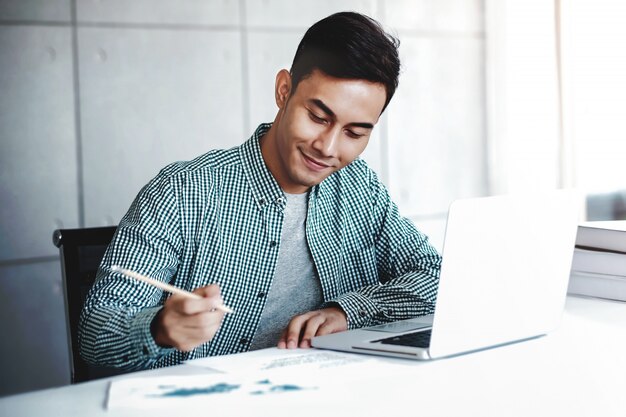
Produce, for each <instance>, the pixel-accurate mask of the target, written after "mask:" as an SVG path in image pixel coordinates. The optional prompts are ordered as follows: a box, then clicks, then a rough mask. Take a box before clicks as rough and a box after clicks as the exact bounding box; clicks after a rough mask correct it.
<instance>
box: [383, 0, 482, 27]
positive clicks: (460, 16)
mask: <svg viewBox="0 0 626 417" xmlns="http://www.w3.org/2000/svg"><path fill="white" fill-rule="evenodd" d="M384 7H385V22H386V23H387V25H389V26H390V27H393V28H394V29H397V30H415V31H448V32H476V31H480V32H482V30H483V26H484V25H483V7H484V6H483V1H482V0H394V1H386V2H385V3H384Z"/></svg>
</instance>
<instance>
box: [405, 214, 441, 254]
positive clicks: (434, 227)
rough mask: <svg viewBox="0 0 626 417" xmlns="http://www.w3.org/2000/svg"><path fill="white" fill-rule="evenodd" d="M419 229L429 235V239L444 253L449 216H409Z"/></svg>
mask: <svg viewBox="0 0 626 417" xmlns="http://www.w3.org/2000/svg"><path fill="white" fill-rule="evenodd" d="M409 219H410V220H411V221H412V222H413V224H414V225H415V226H416V227H417V228H418V230H419V231H421V232H422V233H424V234H425V235H426V236H428V240H429V242H430V244H431V245H433V247H434V248H435V249H437V250H438V251H439V253H440V254H441V253H443V242H444V237H445V234H446V223H447V217H446V216H441V217H429V218H423V217H419V216H418V217H413V218H411V217H409Z"/></svg>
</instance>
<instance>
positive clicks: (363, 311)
mask: <svg viewBox="0 0 626 417" xmlns="http://www.w3.org/2000/svg"><path fill="white" fill-rule="evenodd" d="M359 316H361V317H365V316H367V313H366V312H365V310H361V311H359Z"/></svg>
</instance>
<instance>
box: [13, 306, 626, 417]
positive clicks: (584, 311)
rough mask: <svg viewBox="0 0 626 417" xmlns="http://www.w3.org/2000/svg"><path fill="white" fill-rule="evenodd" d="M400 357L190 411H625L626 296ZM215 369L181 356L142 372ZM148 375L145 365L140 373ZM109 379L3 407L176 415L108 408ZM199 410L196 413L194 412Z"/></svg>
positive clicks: (16, 412) (19, 411)
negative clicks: (308, 386) (438, 353)
mask: <svg viewBox="0 0 626 417" xmlns="http://www.w3.org/2000/svg"><path fill="white" fill-rule="evenodd" d="M380 360H382V361H395V362H396V363H397V362H398V361H400V362H401V363H403V364H405V366H406V371H408V372H402V373H401V375H398V376H395V377H389V376H386V377H382V378H376V376H375V375H373V376H372V378H371V379H368V380H364V381H359V382H358V383H355V384H353V385H351V386H345V387H342V388H341V390H335V391H333V392H332V393H331V394H330V395H328V394H326V395H324V396H321V395H320V396H319V397H318V396H315V400H314V401H313V400H309V401H308V402H303V403H301V404H298V405H297V406H293V405H286V404H284V402H282V401H281V399H280V396H276V397H275V398H276V400H274V401H273V402H271V401H270V402H267V401H264V402H259V403H256V402H254V401H252V400H251V401H249V402H247V403H235V402H233V404H229V405H228V407H226V409H219V408H218V409H215V407H213V408H212V407H211V403H210V402H209V401H207V404H206V407H203V408H202V409H198V410H194V412H192V413H187V412H185V417H187V416H190V415H194V414H197V415H202V416H206V415H214V416H218V415H219V416H231V415H252V416H272V417H278V416H282V415H285V416H290V417H294V416H298V417H300V416H309V415H310V416H316V417H319V416H336V415H340V414H344V415H347V416H353V415H359V416H377V417H380V416H386V415H390V413H393V412H404V413H407V412H408V413H409V415H413V416H420V415H422V416H428V417H431V416H498V417H502V416H620V417H624V416H626V303H618V302H611V301H602V300H594V299H585V298H575V297H569V298H568V301H567V306H566V311H565V314H564V316H563V321H562V324H561V326H560V327H559V329H557V330H556V331H555V332H553V333H551V334H550V335H548V336H546V337H541V338H538V339H534V340H531V341H527V342H523V343H517V344H513V345H508V346H504V347H501V348H497V349H490V350H486V351H482V352H478V353H474V354H470V355H463V356H459V357H455V358H450V359H445V360H439V361H433V362H413V361H408V360H392V359H385V358H381V359H380ZM199 372H206V371H202V370H201V369H200V368H196V367H191V366H189V365H181V366H177V367H172V368H168V369H162V370H154V371H145V372H141V373H140V374H141V375H163V374H180V373H184V374H187V373H199ZM137 375H139V374H137ZM107 386H108V381H107V380H99V381H92V382H87V383H83V384H77V385H72V386H67V387H62V388H54V389H48V390H42V391H35V392H31V393H26V394H21V395H15V396H10V397H4V398H0V416H7V417H9V416H10V417H19V416H38V415H41V416H52V415H59V416H64V417H72V416H81V417H83V416H105V415H106V416H131V415H148V416H160V415H167V416H169V417H171V416H172V415H173V414H176V413H175V412H172V410H155V411H154V412H152V411H150V412H139V411H138V410H113V411H107V410H106V409H105V408H104V404H105V401H106V393H107ZM195 411H197V413H195Z"/></svg>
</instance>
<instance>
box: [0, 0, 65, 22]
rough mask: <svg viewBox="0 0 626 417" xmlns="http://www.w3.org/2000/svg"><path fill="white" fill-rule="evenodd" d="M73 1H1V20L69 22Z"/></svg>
mask: <svg viewBox="0 0 626 417" xmlns="http://www.w3.org/2000/svg"><path fill="white" fill-rule="evenodd" d="M70 1H71V0H1V1H0V20H37V21H54V22H69V21H70V20H71V14H70Z"/></svg>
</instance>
